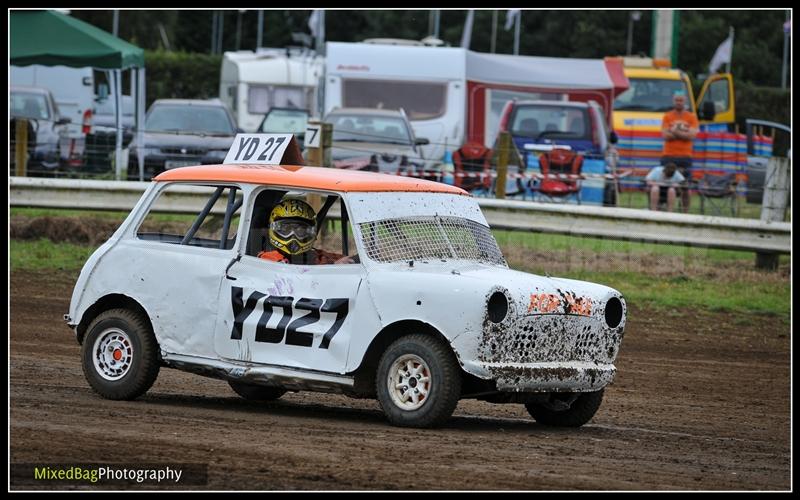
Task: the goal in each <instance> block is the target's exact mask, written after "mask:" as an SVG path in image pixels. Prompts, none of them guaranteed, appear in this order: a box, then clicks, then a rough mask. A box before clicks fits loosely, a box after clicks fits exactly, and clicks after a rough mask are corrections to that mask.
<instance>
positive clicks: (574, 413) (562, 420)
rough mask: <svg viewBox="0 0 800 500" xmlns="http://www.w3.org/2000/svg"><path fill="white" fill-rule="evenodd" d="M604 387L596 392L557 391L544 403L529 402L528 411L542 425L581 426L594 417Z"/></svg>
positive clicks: (601, 400)
mask: <svg viewBox="0 0 800 500" xmlns="http://www.w3.org/2000/svg"><path fill="white" fill-rule="evenodd" d="M602 402H603V389H600V390H599V391H596V392H556V393H553V394H551V395H550V399H549V400H548V401H547V402H543V403H539V402H537V403H527V404H525V408H526V409H527V410H528V413H530V415H531V416H532V417H533V418H534V419H536V421H537V422H538V423H540V424H542V425H550V426H554V427H580V426H582V425H583V424H585V423H587V422H588V421H589V420H591V419H592V417H593V416H594V414H595V413H597V410H598V409H599V408H600V403H602Z"/></svg>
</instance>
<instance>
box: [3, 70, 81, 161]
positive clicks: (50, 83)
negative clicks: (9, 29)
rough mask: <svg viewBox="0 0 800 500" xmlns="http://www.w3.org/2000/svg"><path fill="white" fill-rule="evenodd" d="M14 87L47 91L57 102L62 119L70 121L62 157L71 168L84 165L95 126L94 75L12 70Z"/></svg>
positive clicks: (63, 71)
mask: <svg viewBox="0 0 800 500" xmlns="http://www.w3.org/2000/svg"><path fill="white" fill-rule="evenodd" d="M11 85H15V86H16V85H24V86H31V87H43V88H46V89H48V90H49V91H50V92H51V93H52V94H53V97H54V98H55V100H56V103H57V105H58V109H59V111H60V112H61V116H62V117H65V118H69V119H70V124H69V125H68V129H67V130H68V138H69V140H67V141H65V142H64V144H63V145H62V150H61V157H62V159H63V160H65V161H67V162H68V164H69V165H71V166H79V165H80V164H81V163H82V158H83V149H84V144H85V137H86V134H87V133H88V132H89V128H90V127H91V124H92V113H93V111H92V109H93V106H94V72H93V70H92V68H70V67H67V66H42V65H38V64H34V65H31V66H11Z"/></svg>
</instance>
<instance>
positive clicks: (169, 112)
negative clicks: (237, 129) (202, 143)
mask: <svg viewBox="0 0 800 500" xmlns="http://www.w3.org/2000/svg"><path fill="white" fill-rule="evenodd" d="M145 128H146V129H147V130H148V131H150V132H183V133H186V134H192V133H200V134H215V135H233V133H234V129H233V124H232V123H231V121H230V118H228V113H226V112H225V109H223V108H221V107H218V106H181V105H177V104H174V105H173V104H162V105H158V106H154V107H153V109H151V110H150V113H148V115H147V120H146V122H145Z"/></svg>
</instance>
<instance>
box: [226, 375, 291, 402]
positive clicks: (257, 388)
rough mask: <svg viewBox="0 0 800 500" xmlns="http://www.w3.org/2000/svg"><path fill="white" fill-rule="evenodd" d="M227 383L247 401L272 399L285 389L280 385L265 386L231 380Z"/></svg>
mask: <svg viewBox="0 0 800 500" xmlns="http://www.w3.org/2000/svg"><path fill="white" fill-rule="evenodd" d="M228 385H230V386H231V389H233V392H235V393H236V394H238V395H239V396H241V397H242V398H244V399H246V400H248V401H274V400H276V399H278V398H280V397H281V396H283V395H284V394H286V389H284V388H282V387H267V386H263V385H255V384H246V383H244V382H236V381H233V380H229V381H228Z"/></svg>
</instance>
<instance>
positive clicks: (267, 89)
mask: <svg viewBox="0 0 800 500" xmlns="http://www.w3.org/2000/svg"><path fill="white" fill-rule="evenodd" d="M323 61H324V60H323V58H322V57H321V56H317V55H316V54H314V53H313V52H309V51H305V52H294V51H287V50H286V49H259V50H258V52H252V51H238V52H226V53H225V54H224V56H223V59H222V73H221V75H220V87H219V97H220V99H221V100H222V102H224V103H225V104H227V105H228V107H229V108H230V110H231V112H232V113H233V115H234V117H235V118H236V124H237V126H238V127H239V128H240V129H242V130H244V131H246V132H254V131H256V129H257V128H258V126H259V125H260V124H261V120H262V119H263V118H264V115H265V114H266V113H267V111H269V110H270V108H272V107H273V106H274V107H289V108H300V109H307V110H309V111H311V112H312V113H313V112H314V111H316V109H317V102H318V99H317V86H318V83H319V80H320V78H321V77H322V72H323V69H324V62H323Z"/></svg>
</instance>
